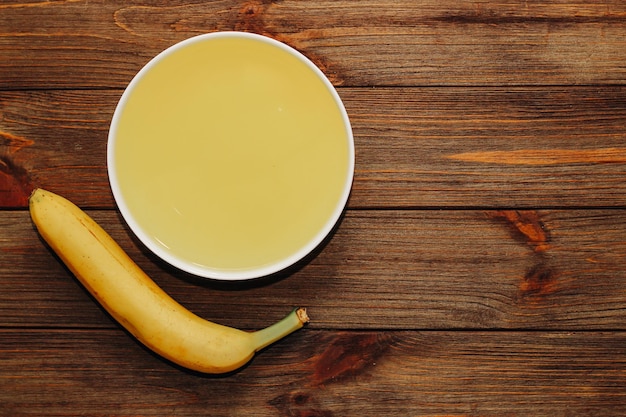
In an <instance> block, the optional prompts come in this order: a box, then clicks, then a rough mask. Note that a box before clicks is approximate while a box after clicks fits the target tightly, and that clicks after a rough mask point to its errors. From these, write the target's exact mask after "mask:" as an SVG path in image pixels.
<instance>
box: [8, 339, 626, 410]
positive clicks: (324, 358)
mask: <svg viewBox="0 0 626 417" xmlns="http://www.w3.org/2000/svg"><path fill="white" fill-rule="evenodd" d="M0 340H2V343H1V344H0V364H1V366H2V372H0V404H2V411H0V415H5V416H11V417H21V416H35V415H37V416H39V415H50V416H79V415H80V416H83V415H94V416H95V415H107V416H110V415H133V416H153V415H163V413H164V411H174V410H175V411H174V414H176V415H177V416H196V415H211V416H233V415H254V416H354V415H372V416H373V415H377V416H381V415H398V416H400V415H402V416H406V415H410V416H431V417H432V416H443V415H445V416H459V417H461V416H463V417H470V416H484V417H490V416H493V417H495V416H503V415H506V416H508V415H520V416H528V415H542V416H555V417H559V416H568V417H572V416H589V415H594V416H600V417H602V416H615V415H622V414H624V413H626V393H625V392H624V389H623V388H624V386H625V385H626V361H625V360H624V358H625V357H626V335H625V334H624V333H623V332H605V333H600V332H584V333H561V332H549V333H535V332H513V333H511V332H495V333H494V332H454V333H450V332H414V331H403V332H384V333H380V332H327V331H314V330H311V329H307V328H304V329H302V330H300V331H299V332H297V333H294V334H293V335H291V336H289V337H288V338H287V339H285V340H283V341H281V342H279V343H278V344H276V345H274V346H273V347H272V348H271V349H270V350H266V351H264V352H261V354H260V355H258V356H257V357H256V358H254V359H253V361H252V363H251V365H250V366H248V367H246V368H244V369H243V370H241V371H240V372H239V373H237V374H234V375H231V376H229V377H227V378H211V377H208V378H207V377H201V376H199V375H196V374H191V373H187V372H185V371H183V370H180V369H177V368H175V367H174V366H172V365H171V364H169V363H166V362H164V361H163V360H162V359H160V358H157V357H155V356H153V355H151V354H150V353H149V352H147V351H145V350H144V349H143V348H142V347H140V346H139V345H137V344H136V343H134V342H133V341H131V340H130V339H129V338H128V337H127V335H126V334H124V333H123V332H122V331H113V330H91V331H63V332H60V331H55V330H6V329H1V330H0ZM102 393H106V395H102Z"/></svg>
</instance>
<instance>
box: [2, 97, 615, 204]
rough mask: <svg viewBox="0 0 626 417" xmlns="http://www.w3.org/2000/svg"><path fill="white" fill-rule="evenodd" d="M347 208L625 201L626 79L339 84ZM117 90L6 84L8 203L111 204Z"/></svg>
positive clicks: (4, 127) (4, 126) (4, 125)
mask: <svg viewBox="0 0 626 417" xmlns="http://www.w3.org/2000/svg"><path fill="white" fill-rule="evenodd" d="M339 93H340V95H341V97H342V99H343V100H344V102H345V105H346V108H347V111H348V113H349V116H350V119H351V122H352V127H353V131H354V136H355V146H356V172H355V180H354V186H353V191H352V196H351V198H350V201H349V206H350V207H351V208H364V207H367V208H390V207H391V208H393V207H405V208H419V207H516V208H524V207H526V208H537V207H568V206H569V207H572V206H573V207H602V206H607V207H608V206H614V207H624V206H626V132H625V131H624V126H626V100H624V97H625V95H626V87H615V86H612V87H577V88H571V87H568V88H565V87H554V88H544V89H535V88H526V87H524V88H496V87H493V88H482V87H481V88H478V87H471V88H469V87H468V88H450V87H446V88H401V89H399V88H376V89H361V88H341V89H340V90H339ZM120 95H121V91H120V90H113V91H106V90H105V91H77V90H72V91H33V92H3V93H0V112H2V115H3V116H2V118H1V119H0V207H5V208H7V207H25V205H26V197H27V196H28V194H29V193H30V189H32V187H33V186H34V185H38V186H42V187H46V188H49V189H51V190H52V191H61V190H62V191H63V193H64V195H66V196H67V197H68V198H70V199H72V200H73V201H75V202H76V203H77V204H80V205H81V206H87V207H114V203H113V198H112V195H111V192H110V189H109V185H108V179H107V171H106V140H107V134H108V126H109V123H110V120H111V117H112V115H113V111H114V109H115V106H116V104H117V101H118V99H119V97H120Z"/></svg>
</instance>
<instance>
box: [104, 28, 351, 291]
mask: <svg viewBox="0 0 626 417" xmlns="http://www.w3.org/2000/svg"><path fill="white" fill-rule="evenodd" d="M219 38H244V39H250V40H255V41H260V42H264V43H266V44H269V45H272V46H274V47H277V48H279V49H282V50H283V51H285V52H288V53H289V54H291V55H292V56H294V57H296V58H297V59H298V60H300V61H301V62H302V63H304V64H305V65H306V66H307V67H308V68H309V69H310V70H312V71H313V72H314V73H315V75H316V76H317V78H318V79H320V80H321V81H322V82H323V83H324V86H325V87H326V89H327V90H328V92H329V93H330V94H331V96H332V98H333V101H334V102H335V104H336V105H337V108H338V110H339V112H340V114H341V118H342V120H343V126H344V129H345V134H346V140H347V147H348V161H347V175H346V179H345V183H344V185H343V189H342V193H341V196H340V198H339V199H338V201H337V203H336V206H335V208H334V209H333V211H332V214H331V215H330V216H329V218H328V219H327V220H326V222H325V223H324V226H323V227H322V228H321V229H320V230H318V231H317V233H316V234H315V236H314V237H313V238H312V239H310V240H309V242H308V243H307V244H306V245H304V246H303V247H301V248H300V249H299V250H298V251H296V252H294V253H292V254H291V255H289V256H286V257H284V258H281V259H280V260H279V261H276V262H273V263H270V264H267V265H263V266H259V267H253V268H245V269H220V268H210V267H205V266H202V265H198V264H195V263H192V262H190V261H189V260H185V259H181V258H180V257H179V256H176V255H174V254H172V253H170V252H168V251H167V250H166V249H165V248H163V247H162V246H160V245H157V244H156V243H155V242H154V241H153V239H152V238H151V237H150V236H149V235H148V233H146V231H145V230H144V229H143V228H142V227H141V226H140V224H139V223H138V221H137V220H136V218H135V215H134V214H133V213H132V212H131V210H130V209H129V207H128V206H127V204H126V202H125V200H124V197H123V195H122V191H121V189H120V185H119V178H118V174H117V172H116V170H115V143H116V132H117V130H118V129H117V128H118V124H119V121H120V118H121V116H122V113H123V109H124V107H125V106H126V103H127V102H128V99H129V97H130V95H131V94H132V92H133V91H134V89H135V86H136V85H137V83H138V82H139V81H140V80H141V79H142V78H143V77H144V75H145V74H146V73H147V72H149V71H150V70H151V69H152V68H153V67H154V66H155V65H157V64H158V63H159V62H161V60H163V59H165V58H167V57H168V56H170V55H171V54H172V53H174V52H176V51H178V50H180V49H182V48H185V47H187V46H190V45H193V44H195V43H199V42H207V41H211V40H214V39H219ZM354 167H355V146H354V136H353V132H352V126H351V123H350V119H349V117H348V113H347V111H346V109H345V106H344V104H343V101H342V100H341V98H340V96H339V94H338V92H337V90H336V89H335V87H334V86H333V85H332V83H331V82H330V80H329V79H328V78H327V77H326V75H325V74H324V73H323V72H322V70H321V69H320V68H319V67H317V66H316V65H315V64H314V63H313V62H312V61H311V60H309V58H307V57H306V56H305V55H304V54H302V53H301V52H300V51H298V50H297V49H295V48H293V47H291V46H289V45H287V44H285V43H283V42H280V41H278V40H276V39H273V38H270V37H268V36H264V35H260V34H256V33H251V32H238V31H219V32H211V33H205V34H201V35H196V36H193V37H191V38H187V39H185V40H182V41H180V42H178V43H176V44H174V45H172V46H169V47H168V48H166V49H164V50H163V51H161V52H160V53H158V54H157V55H156V56H155V57H153V58H152V59H150V60H149V61H148V63H147V64H145V65H144V66H143V67H142V68H141V69H140V70H139V72H138V73H137V74H136V75H135V76H134V77H133V79H132V80H131V81H130V83H129V84H128V85H127V87H126V88H125V89H124V92H123V93H122V95H121V97H120V99H119V101H118V103H117V105H116V107H115V111H114V113H113V117H112V119H111V124H110V127H109V132H108V137H107V173H108V178H109V185H110V187H111V191H112V193H113V197H114V200H115V202H116V204H117V206H118V209H119V211H120V213H121V215H122V217H123V219H124V221H125V222H126V223H127V225H128V226H129V227H130V229H131V231H132V232H133V233H134V234H135V236H137V238H138V239H139V240H140V241H141V242H142V244H143V245H145V246H146V247H147V248H148V249H149V250H150V251H151V252H152V253H154V254H155V255H156V256H157V257H159V258H160V259H162V260H164V261H166V262H167V263H168V264H170V265H172V266H174V267H175V268H177V269H180V270H182V271H184V272H187V273H189V274H192V275H195V276H198V277H201V278H208V279H215V280H226V281H238V280H249V279H256V278H262V277H267V276H270V275H273V274H276V273H278V272H280V271H283V270H285V269H287V268H289V267H291V266H293V265H294V264H296V263H298V262H299V261H301V260H302V259H304V258H305V257H306V256H308V255H309V254H310V253H312V252H313V251H314V250H315V249H316V248H317V247H318V246H320V244H321V243H322V242H324V240H325V239H326V238H327V237H328V236H329V234H330V233H331V232H332V230H333V228H334V227H335V226H336V224H337V223H338V221H339V219H340V218H341V215H342V214H343V212H344V209H345V207H346V204H347V202H348V198H349V196H350V193H351V190H352V183H353V180H354Z"/></svg>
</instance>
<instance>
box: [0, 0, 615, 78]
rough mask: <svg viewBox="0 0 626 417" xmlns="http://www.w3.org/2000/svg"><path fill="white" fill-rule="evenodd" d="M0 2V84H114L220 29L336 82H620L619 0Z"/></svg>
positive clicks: (102, 0)
mask: <svg viewBox="0 0 626 417" xmlns="http://www.w3.org/2000/svg"><path fill="white" fill-rule="evenodd" d="M0 7H1V9H0V10H1V13H2V16H3V25H4V27H3V35H2V36H1V37H0V62H2V65H0V89H41V88H43V89H48V88H77V87H80V88H103V87H118V88H119V87H124V86H125V85H126V84H127V83H128V82H129V81H130V79H131V78H132V77H133V75H134V74H135V73H136V72H137V71H138V70H139V69H140V68H141V66H143V65H144V64H145V63H146V62H147V61H148V60H149V59H150V58H151V57H153V56H154V55H156V54H157V53H158V52H160V51H161V50H163V49H165V48H166V47H168V46H170V45H172V44H174V43H176V42H178V41H180V40H183V39H186V38H188V37H191V36H194V35H198V34H201V33H207V32H214V31H222V30H243V31H251V32H257V33H261V34H265V35H268V36H272V37H274V38H277V39H279V40H281V41H283V42H285V43H287V44H289V45H291V46H293V47H295V48H296V49H298V50H300V51H302V52H303V53H304V54H305V55H307V56H308V57H309V58H310V59H312V60H313V61H314V62H315V63H316V64H317V65H318V66H320V67H321V68H322V69H323V70H324V71H325V72H326V74H327V75H328V76H329V77H330V78H331V80H332V81H333V82H334V83H335V84H336V85H345V86H370V85H377V86H383V85H387V86H389V85H403V86H407V85H410V86H412V85H563V84H624V81H625V80H626V67H624V58H625V54H626V37H625V36H624V33H625V32H626V7H625V6H624V3H623V2H621V1H619V0H611V1H603V2H593V3H580V2H574V1H562V2H556V1H551V2H542V3H540V4H539V3H536V2H510V1H509V2H497V3H495V2H494V3H488V2H478V3H476V2H469V3H465V2H457V1H453V0H444V1H439V0H421V1H419V2H398V1H395V0H376V1H373V0H369V1H358V2H355V1H315V2H306V3H304V2H300V1H277V2H273V1H269V2H267V1H260V0H250V1H227V0H222V1H213V2H207V1H198V0H195V1H184V2H183V1H179V0H177V1H171V2H167V3H154V2H150V1H145V0H144V1H133V2H131V3H129V2H127V1H122V0H116V1H104V0H99V1H88V0H81V1H55V2H37V3H31V2H14V3H5V4H3V5H2V6H0ZM8 63H10V64H8Z"/></svg>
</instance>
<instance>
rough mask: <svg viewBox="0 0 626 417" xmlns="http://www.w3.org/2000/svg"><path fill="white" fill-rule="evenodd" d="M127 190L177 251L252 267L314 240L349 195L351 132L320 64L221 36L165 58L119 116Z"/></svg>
mask: <svg viewBox="0 0 626 417" xmlns="http://www.w3.org/2000/svg"><path fill="white" fill-rule="evenodd" d="M116 134H117V139H116V142H115V148H114V155H115V161H116V163H115V166H114V167H113V169H114V170H115V171H116V173H117V177H118V181H119V187H120V191H121V194H122V195H123V198H124V199H125V200H126V202H127V207H128V210H129V212H130V213H131V214H132V217H133V218H134V220H135V221H136V223H137V224H138V225H139V226H141V228H143V229H144V230H145V231H147V233H148V235H149V238H150V239H151V240H152V241H153V242H154V243H156V244H158V245H159V246H161V247H163V248H165V249H167V250H169V251H170V253H171V254H172V255H174V256H175V257H177V258H179V259H181V260H185V261H187V262H191V263H194V264H196V265H198V266H201V267H206V268H208V269H214V270H216V271H220V270H224V271H229V270H235V271H241V270H244V271H245V270H253V269H255V268H261V267H265V266H267V265H272V264H274V263H276V262H279V261H280V260H281V259H284V258H286V257H289V256H292V255H293V254H295V253H297V252H298V251H300V250H301V249H302V248H303V247H305V246H306V245H308V244H309V242H310V241H311V240H312V239H314V238H315V236H316V235H317V234H318V232H319V231H320V229H322V228H324V226H325V225H327V224H328V221H329V218H330V217H332V215H333V213H335V212H336V211H337V206H338V204H339V202H341V200H342V196H345V194H344V192H345V188H346V183H347V180H348V179H349V177H350V160H351V156H350V152H351V151H350V149H351V148H350V144H349V139H348V138H349V136H348V135H349V133H348V130H347V129H346V126H345V121H344V120H343V118H342V114H341V111H340V108H339V106H338V105H337V103H336V102H335V100H334V98H333V96H332V94H331V93H330V92H329V90H328V88H327V87H326V86H325V85H324V84H323V82H322V81H321V80H319V79H318V78H317V76H316V75H315V73H314V72H313V71H312V70H311V69H310V68H308V67H307V66H306V65H305V64H304V63H303V62H301V61H300V60H298V59H297V58H295V57H294V56H292V55H290V54H289V53H287V52H286V51H284V50H282V49H279V48H277V47H275V46H272V45H268V44H266V43H263V42H260V41H257V40H253V39H241V38H239V39H237V38H234V39H226V38H223V39H221V38H216V39H212V40H211V41H210V42H201V43H196V44H191V46H188V47H186V48H184V49H180V50H178V51H176V52H174V53H173V54H172V55H170V56H168V57H167V58H165V59H164V60H162V61H160V62H159V63H158V64H157V65H155V66H154V67H152V69H151V70H150V71H149V73H147V76H146V77H145V78H144V79H142V80H141V81H140V82H139V83H138V84H136V87H135V88H134V90H133V92H132V94H131V95H130V96H129V99H128V101H127V102H126V106H125V107H124V108H123V113H121V117H120V118H119V123H118V125H117V131H116Z"/></svg>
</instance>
